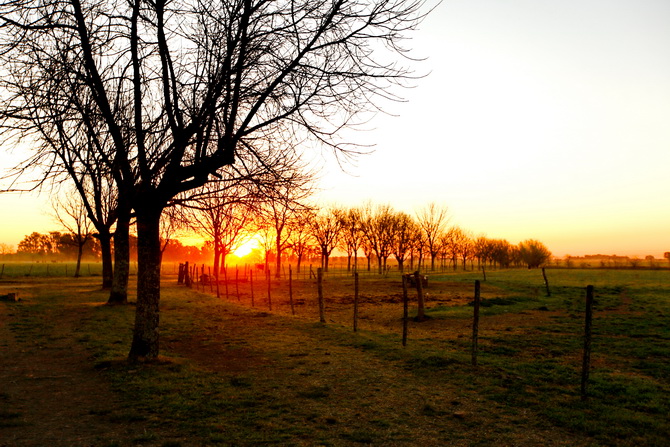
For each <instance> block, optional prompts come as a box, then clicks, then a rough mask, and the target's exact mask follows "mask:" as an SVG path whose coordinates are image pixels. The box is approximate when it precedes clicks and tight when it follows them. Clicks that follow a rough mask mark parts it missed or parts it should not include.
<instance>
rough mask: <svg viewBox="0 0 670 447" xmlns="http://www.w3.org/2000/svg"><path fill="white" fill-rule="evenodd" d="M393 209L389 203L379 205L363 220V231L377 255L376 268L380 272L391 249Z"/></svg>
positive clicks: (383, 268) (384, 266)
mask: <svg viewBox="0 0 670 447" xmlns="http://www.w3.org/2000/svg"><path fill="white" fill-rule="evenodd" d="M393 224H394V211H393V209H392V208H391V205H388V204H387V205H379V206H377V207H376V208H374V209H373V210H372V212H371V213H370V214H368V215H367V218H366V219H365V220H364V221H363V233H364V235H365V238H366V239H367V240H368V243H369V245H370V247H371V248H372V251H373V252H374V254H375V256H376V257H377V269H378V272H379V273H380V274H381V273H382V272H384V271H385V270H386V262H387V260H388V258H389V256H390V255H391V250H392V249H393V231H394V226H393Z"/></svg>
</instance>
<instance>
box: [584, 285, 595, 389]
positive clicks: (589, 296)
mask: <svg viewBox="0 0 670 447" xmlns="http://www.w3.org/2000/svg"><path fill="white" fill-rule="evenodd" d="M592 319H593V286H586V317H585V321H584V358H583V360H582V388H581V394H582V400H586V397H587V393H586V391H587V385H588V381H589V370H590V369H591V321H592Z"/></svg>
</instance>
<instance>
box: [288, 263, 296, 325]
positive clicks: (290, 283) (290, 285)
mask: <svg viewBox="0 0 670 447" xmlns="http://www.w3.org/2000/svg"><path fill="white" fill-rule="evenodd" d="M288 302H289V303H290V304H291V315H295V307H294V306H293V268H292V267H291V264H289V265H288Z"/></svg>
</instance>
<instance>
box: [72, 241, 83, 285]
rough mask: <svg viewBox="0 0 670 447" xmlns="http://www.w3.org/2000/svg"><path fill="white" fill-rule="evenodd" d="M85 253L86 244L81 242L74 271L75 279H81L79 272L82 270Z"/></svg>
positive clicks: (78, 245) (79, 242) (78, 246)
mask: <svg viewBox="0 0 670 447" xmlns="http://www.w3.org/2000/svg"><path fill="white" fill-rule="evenodd" d="M83 253H84V244H82V242H81V240H79V241H78V244H77V267H76V268H75V269H74V277H75V278H79V272H80V270H81V256H82V254H83Z"/></svg>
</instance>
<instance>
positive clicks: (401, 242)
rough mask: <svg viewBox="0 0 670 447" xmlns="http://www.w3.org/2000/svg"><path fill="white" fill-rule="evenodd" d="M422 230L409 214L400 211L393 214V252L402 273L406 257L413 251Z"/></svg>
mask: <svg viewBox="0 0 670 447" xmlns="http://www.w3.org/2000/svg"><path fill="white" fill-rule="evenodd" d="M420 231H421V230H420V229H419V227H418V226H417V224H416V222H415V221H414V219H412V217H411V216H410V215H409V214H406V213H403V212H398V213H396V214H395V215H394V216H393V230H392V235H393V243H392V247H391V253H392V254H393V256H394V257H395V259H396V261H397V262H398V269H399V270H400V273H402V272H403V271H404V270H405V259H406V258H407V256H409V254H410V253H411V251H412V244H413V242H414V240H415V238H416V235H417V234H418V233H419V232H420Z"/></svg>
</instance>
